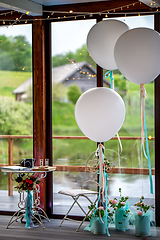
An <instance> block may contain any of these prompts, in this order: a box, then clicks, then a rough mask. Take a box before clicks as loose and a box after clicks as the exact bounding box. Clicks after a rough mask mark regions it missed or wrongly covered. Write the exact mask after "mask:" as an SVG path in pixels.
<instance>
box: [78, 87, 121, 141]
mask: <svg viewBox="0 0 160 240" xmlns="http://www.w3.org/2000/svg"><path fill="white" fill-rule="evenodd" d="M75 118H76V121H77V124H78V126H79V128H80V129H81V131H82V132H83V133H84V134H85V135H86V136H87V137H88V138H89V139H91V140H93V141H95V142H105V141H108V140H109V139H111V138H112V137H114V136H115V134H116V133H117V132H118V131H119V129H120V128H121V126H122V124H123V121H124V118H125V105H124V102H123V100H122V98H121V96H120V95H119V94H118V93H117V92H115V91H114V90H112V89H109V88H105V87H99V88H92V89H89V90H87V91H86V92H84V93H83V94H82V95H81V96H80V97H79V99H78V100H77V103H76V106H75Z"/></svg>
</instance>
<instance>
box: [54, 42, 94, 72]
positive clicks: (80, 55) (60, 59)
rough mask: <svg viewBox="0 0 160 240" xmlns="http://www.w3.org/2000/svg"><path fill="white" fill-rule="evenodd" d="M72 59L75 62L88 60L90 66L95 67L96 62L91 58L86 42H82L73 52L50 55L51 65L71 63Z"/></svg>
mask: <svg viewBox="0 0 160 240" xmlns="http://www.w3.org/2000/svg"><path fill="white" fill-rule="evenodd" d="M72 60H75V62H84V61H86V62H88V63H89V64H91V65H92V67H94V68H95V67H96V63H95V62H94V61H93V59H92V58H91V56H90V54H89V52H88V49H87V46H86V44H83V45H82V47H81V48H78V49H77V50H76V52H75V53H73V52H67V53H66V54H57V55H55V56H54V57H52V63H53V65H52V66H53V67H57V66H61V65H65V64H68V63H71V61H72Z"/></svg>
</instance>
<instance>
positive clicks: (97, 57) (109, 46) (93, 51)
mask: <svg viewBox="0 0 160 240" xmlns="http://www.w3.org/2000/svg"><path fill="white" fill-rule="evenodd" d="M128 29H129V28H128V26H127V25H126V24H125V23H124V22H121V21H119V20H112V19H108V20H104V21H101V22H99V23H97V24H95V25H94V26H93V27H92V28H91V30H90V31H89V33H88V36H87V47H88V51H89V53H90V55H91V57H92V58H93V60H94V61H95V62H96V63H97V64H98V65H99V66H101V67H102V68H105V69H107V70H114V69H117V65H116V62H115V59H114V46H115V43H116V41H117V39H118V38H119V37H120V36H121V35H122V34H123V33H124V32H126V31H127V30H128Z"/></svg>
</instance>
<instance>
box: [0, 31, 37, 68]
mask: <svg viewBox="0 0 160 240" xmlns="http://www.w3.org/2000/svg"><path fill="white" fill-rule="evenodd" d="M0 70H10V71H26V72H31V70H32V48H31V45H30V43H28V42H27V40H26V37H25V36H21V35H19V36H16V37H8V38H7V37H6V36H4V35H1V36H0Z"/></svg>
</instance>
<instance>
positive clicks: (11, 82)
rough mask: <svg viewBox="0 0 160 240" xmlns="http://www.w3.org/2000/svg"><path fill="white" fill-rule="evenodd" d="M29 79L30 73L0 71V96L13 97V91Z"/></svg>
mask: <svg viewBox="0 0 160 240" xmlns="http://www.w3.org/2000/svg"><path fill="white" fill-rule="evenodd" d="M30 77H31V73H30V72H14V71H0V95H2V96H9V97H13V94H12V92H13V90H14V89H15V88H17V87H18V86H19V85H21V84H22V83H23V82H25V81H26V80H27V79H29V78H30Z"/></svg>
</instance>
